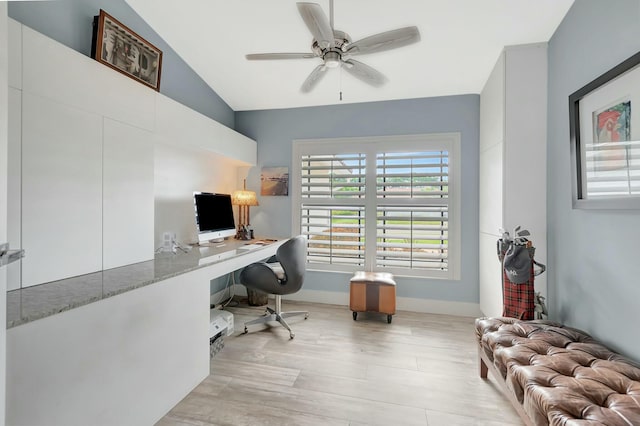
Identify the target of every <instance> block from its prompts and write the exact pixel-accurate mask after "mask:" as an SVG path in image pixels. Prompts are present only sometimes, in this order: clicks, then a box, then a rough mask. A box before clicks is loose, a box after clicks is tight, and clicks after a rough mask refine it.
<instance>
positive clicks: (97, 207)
mask: <svg viewBox="0 0 640 426" xmlns="http://www.w3.org/2000/svg"><path fill="white" fill-rule="evenodd" d="M22 111H23V112H22V123H23V127H22V245H23V248H24V249H25V251H26V256H25V258H24V259H23V260H22V267H23V268H22V286H23V287H26V286H31V285H35V284H41V283H44V282H48V281H54V280H58V279H62V278H67V277H73V276H76V275H82V274H87V273H90V272H96V271H99V270H101V269H102V118H101V117H100V116H98V115H96V114H92V113H88V112H86V111H81V110H79V109H76V108H71V107H68V106H65V105H61V104H59V103H56V102H53V101H50V100H48V99H45V98H42V97H39V96H34V95H30V94H28V93H24V94H23V98H22Z"/></svg>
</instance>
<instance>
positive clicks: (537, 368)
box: [475, 318, 640, 426]
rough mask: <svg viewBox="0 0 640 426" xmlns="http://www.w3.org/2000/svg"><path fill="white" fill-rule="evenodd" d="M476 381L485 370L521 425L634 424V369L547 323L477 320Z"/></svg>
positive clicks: (637, 377) (639, 379)
mask: <svg viewBox="0 0 640 426" xmlns="http://www.w3.org/2000/svg"><path fill="white" fill-rule="evenodd" d="M475 328H476V335H477V337H478V343H479V347H478V355H479V363H480V376H481V377H482V378H486V377H487V372H488V371H489V370H491V373H492V375H493V376H494V377H495V378H496V379H497V381H498V382H499V383H500V385H501V387H502V388H503V391H504V393H505V394H506V396H507V398H509V400H510V401H511V403H512V404H513V406H514V407H515V409H516V411H517V412H518V414H519V415H520V417H521V418H522V420H523V421H524V422H525V423H526V424H527V425H562V426H574V425H611V426H618V425H624V426H631V425H640V365H638V364H635V363H633V362H632V361H630V360H629V359H627V358H624V357H623V356H621V355H618V354H616V353H615V352H612V351H610V350H609V349H607V348H606V347H605V346H603V345H602V344H600V343H598V342H597V341H596V340H595V339H593V338H592V337H591V336H589V335H588V334H586V333H584V332H582V331H580V330H577V329H575V328H570V327H564V326H562V325H561V324H558V323H554V322H551V321H543V320H535V321H520V320H517V319H515V318H478V319H476V321H475Z"/></svg>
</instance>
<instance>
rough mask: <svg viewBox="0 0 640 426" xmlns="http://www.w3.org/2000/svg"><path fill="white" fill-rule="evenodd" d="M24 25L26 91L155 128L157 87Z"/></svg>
mask: <svg viewBox="0 0 640 426" xmlns="http://www.w3.org/2000/svg"><path fill="white" fill-rule="evenodd" d="M88 25H89V24H88ZM22 28H23V31H22V40H23V52H22V55H23V58H22V60H23V80H22V84H23V89H24V91H25V92H29V93H34V94H37V95H41V96H44V97H46V98H49V99H53V100H56V101H58V102H60V103H63V104H66V105H70V106H73V107H76V108H78V109H81V110H84V111H88V112H93V113H96V114H100V115H104V116H106V117H110V118H113V119H115V120H118V121H122V122H124V123H128V124H132V125H134V126H138V127H142V128H144V129H147V130H153V126H154V116H155V96H156V93H157V92H155V91H154V90H153V89H150V88H148V87H146V86H144V85H143V84H140V83H138V82H136V81H134V80H132V79H130V78H128V77H126V76H124V75H122V74H120V73H119V72H117V71H114V70H112V69H111V68H109V67H106V66H104V65H102V64H100V63H99V62H97V61H95V60H93V59H91V58H88V57H87V56H85V55H82V54H81V53H79V52H76V51H75V50H73V49H70V48H68V47H66V46H64V45H62V44H60V43H58V42H56V41H55V40H52V39H50V38H48V37H46V36H44V35H42V34H40V33H38V32H36V31H33V30H32V29H30V28H29V27H26V26H23V27H22ZM43 70H46V72H43Z"/></svg>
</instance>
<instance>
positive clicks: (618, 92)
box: [569, 53, 640, 209]
mask: <svg viewBox="0 0 640 426" xmlns="http://www.w3.org/2000/svg"><path fill="white" fill-rule="evenodd" d="M638 106H640V53H637V54H635V55H633V56H632V57H630V58H628V59H627V60H625V61H624V62H622V63H620V64H618V65H616V66H615V67H613V68H612V69H611V70H609V71H607V72H606V73H604V74H602V75H601V76H599V77H598V78H596V79H595V80H593V81H592V82H590V83H589V84H587V85H585V86H584V87H582V88H580V89H579V90H577V91H576V92H574V93H572V94H571V95H570V96H569V132H570V141H571V166H572V167H571V169H572V179H573V181H572V192H573V208H576V209H640V114H638V113H637V112H636V109H637V108H638Z"/></svg>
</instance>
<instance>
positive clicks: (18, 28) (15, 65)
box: [8, 19, 22, 89]
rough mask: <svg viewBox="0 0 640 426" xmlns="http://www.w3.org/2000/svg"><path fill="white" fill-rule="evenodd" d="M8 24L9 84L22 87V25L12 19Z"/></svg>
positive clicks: (18, 87)
mask: <svg viewBox="0 0 640 426" xmlns="http://www.w3.org/2000/svg"><path fill="white" fill-rule="evenodd" d="M8 24H9V45H8V52H9V86H10V87H15V88H16V89H21V88H22V25H21V24H20V23H19V22H18V21H14V20H13V19H9V20H8Z"/></svg>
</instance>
